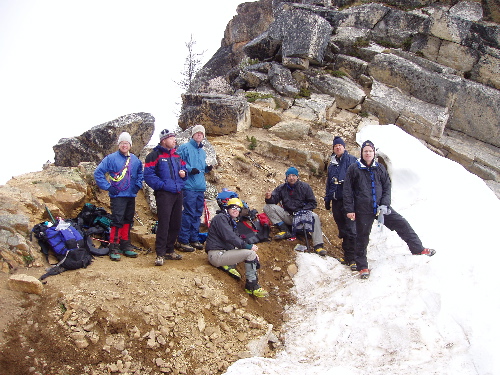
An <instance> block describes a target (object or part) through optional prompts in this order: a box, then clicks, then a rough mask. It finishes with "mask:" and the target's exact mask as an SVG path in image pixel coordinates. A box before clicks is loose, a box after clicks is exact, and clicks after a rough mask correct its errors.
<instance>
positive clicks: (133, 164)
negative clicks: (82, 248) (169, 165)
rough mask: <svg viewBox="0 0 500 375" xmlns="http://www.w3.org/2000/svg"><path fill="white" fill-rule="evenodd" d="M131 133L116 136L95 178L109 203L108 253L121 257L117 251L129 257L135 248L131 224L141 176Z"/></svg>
mask: <svg viewBox="0 0 500 375" xmlns="http://www.w3.org/2000/svg"><path fill="white" fill-rule="evenodd" d="M131 147H132V137H131V136H130V134H129V133H127V132H123V133H121V134H120V136H119V137H118V151H116V152H114V153H112V154H109V155H108V156H106V157H105V158H104V159H103V160H102V161H101V163H100V164H99V165H98V166H97V168H96V170H95V172H94V178H95V181H96V183H97V186H99V187H100V188H101V189H103V190H107V191H108V193H109V198H110V205H111V227H110V233H109V242H110V244H109V257H110V258H111V260H114V261H118V260H120V258H121V256H120V254H123V255H125V256H127V257H130V258H135V257H137V252H135V251H134V247H133V246H132V243H131V242H130V228H131V226H132V225H133V224H134V215H135V197H136V196H137V193H138V192H139V190H140V189H142V182H143V180H144V176H143V169H142V163H141V161H140V160H139V158H138V157H137V156H135V155H134V154H132V153H131V152H130V149H131Z"/></svg>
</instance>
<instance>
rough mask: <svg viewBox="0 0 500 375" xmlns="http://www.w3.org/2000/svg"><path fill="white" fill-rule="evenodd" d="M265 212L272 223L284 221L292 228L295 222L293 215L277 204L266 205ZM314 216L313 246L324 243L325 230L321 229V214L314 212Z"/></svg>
mask: <svg viewBox="0 0 500 375" xmlns="http://www.w3.org/2000/svg"><path fill="white" fill-rule="evenodd" d="M264 212H265V214H266V215H267V217H269V220H271V223H273V224H277V223H279V222H281V221H282V222H284V223H285V224H286V225H288V226H289V227H290V228H291V227H292V224H293V216H292V215H290V214H289V213H288V212H286V211H285V210H284V209H283V207H281V206H278V205H277V204H266V205H265V206H264ZM312 215H313V217H314V231H313V232H312V233H311V236H312V241H313V246H316V245H320V244H323V232H322V231H321V221H320V220H319V216H318V215H317V214H315V213H314V212H313V213H312Z"/></svg>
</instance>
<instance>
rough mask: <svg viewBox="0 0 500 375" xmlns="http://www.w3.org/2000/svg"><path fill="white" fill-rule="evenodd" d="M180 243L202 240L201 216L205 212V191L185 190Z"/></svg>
mask: <svg viewBox="0 0 500 375" xmlns="http://www.w3.org/2000/svg"><path fill="white" fill-rule="evenodd" d="M183 195H184V197H183V199H182V205H183V207H184V209H183V211H182V222H181V231H180V233H179V242H180V243H189V242H198V241H199V240H200V238H199V235H198V234H199V233H200V218H201V215H202V214H203V207H204V203H205V193H204V192H203V191H192V190H184V191H183Z"/></svg>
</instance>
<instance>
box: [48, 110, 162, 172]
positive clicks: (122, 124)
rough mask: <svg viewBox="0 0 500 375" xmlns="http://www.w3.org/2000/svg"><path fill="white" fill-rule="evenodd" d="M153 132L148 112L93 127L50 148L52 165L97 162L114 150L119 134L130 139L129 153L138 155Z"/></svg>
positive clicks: (70, 165)
mask: <svg viewBox="0 0 500 375" xmlns="http://www.w3.org/2000/svg"><path fill="white" fill-rule="evenodd" d="M154 129H155V119H154V117H153V116H152V115H151V114H149V113H144V112H140V113H132V114H129V115H125V116H121V117H118V118H117V119H115V120H113V121H109V122H106V123H104V124H101V125H97V126H94V127H93V128H91V129H90V130H87V131H86V132H84V133H83V134H81V135H79V136H77V137H72V138H62V139H61V140H60V141H59V143H57V144H56V145H55V146H54V147H53V149H54V154H55V159H54V163H55V165H56V166H60V167H76V166H78V164H80V163H81V162H96V163H99V162H100V161H101V160H102V159H103V158H104V157H105V156H106V155H108V154H110V153H112V152H115V151H116V150H117V149H118V145H117V140H118V137H119V136H120V133H122V132H129V133H130V135H131V136H132V149H131V152H132V153H134V154H136V155H138V154H139V153H140V152H141V151H142V149H143V148H144V146H145V145H147V144H148V143H149V141H150V139H151V136H152V135H153V132H154Z"/></svg>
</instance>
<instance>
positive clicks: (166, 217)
mask: <svg viewBox="0 0 500 375" xmlns="http://www.w3.org/2000/svg"><path fill="white" fill-rule="evenodd" d="M175 146H176V139H175V133H173V132H171V131H169V130H168V129H164V130H162V131H161V133H160V143H159V144H158V145H157V146H156V147H155V148H154V149H153V151H151V152H150V153H149V154H148V156H146V162H145V164H144V180H145V181H146V183H147V184H148V185H149V186H150V187H151V188H152V189H153V190H154V195H155V198H156V207H157V214H158V228H157V230H156V242H155V250H156V261H155V265H156V266H163V262H164V260H165V259H171V260H180V259H182V256H181V255H180V254H177V253H175V252H174V245H175V241H176V240H177V235H178V234H179V230H180V228H181V216H182V189H183V188H184V184H185V181H186V179H187V175H188V173H187V169H186V163H185V162H184V161H183V160H182V159H181V157H180V156H179V154H178V153H177V151H176V149H175Z"/></svg>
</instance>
